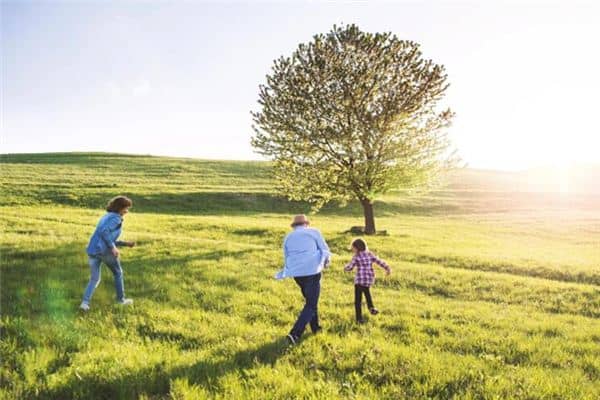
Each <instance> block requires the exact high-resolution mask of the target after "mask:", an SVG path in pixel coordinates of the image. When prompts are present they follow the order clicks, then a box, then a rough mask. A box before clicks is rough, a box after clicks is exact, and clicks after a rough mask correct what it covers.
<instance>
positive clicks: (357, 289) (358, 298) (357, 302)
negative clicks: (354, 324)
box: [354, 285, 374, 320]
mask: <svg viewBox="0 0 600 400" xmlns="http://www.w3.org/2000/svg"><path fill="white" fill-rule="evenodd" d="M363 293H364V294H365V299H367V307H369V309H371V308H374V307H373V299H372V298H371V291H370V290H369V287H368V286H361V285H354V308H355V309H356V319H357V320H360V319H362V303H361V302H362V294H363Z"/></svg>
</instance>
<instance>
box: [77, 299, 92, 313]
mask: <svg viewBox="0 0 600 400" xmlns="http://www.w3.org/2000/svg"><path fill="white" fill-rule="evenodd" d="M79 309H81V310H83V311H89V310H90V305H89V304H88V303H86V302H85V301H82V302H81V304H80V305H79Z"/></svg>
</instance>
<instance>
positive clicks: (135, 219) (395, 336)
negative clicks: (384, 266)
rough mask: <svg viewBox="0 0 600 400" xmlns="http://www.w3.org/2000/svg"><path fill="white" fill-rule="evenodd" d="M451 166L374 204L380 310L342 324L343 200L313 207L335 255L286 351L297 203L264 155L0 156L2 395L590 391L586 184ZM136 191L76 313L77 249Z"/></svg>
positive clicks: (592, 356) (598, 391) (80, 262)
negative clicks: (277, 190)
mask: <svg viewBox="0 0 600 400" xmlns="http://www.w3.org/2000/svg"><path fill="white" fill-rule="evenodd" d="M518 180H519V179H518V177H517V175H511V174H500V173H493V172H486V171H473V170H465V171H460V172H458V173H456V174H455V175H454V176H453V177H452V178H451V179H450V183H449V186H448V187H447V188H445V189H444V190H440V191H436V192H433V193H429V194H427V195H423V196H420V197H410V196H407V194H406V193H401V192H399V193H394V194H391V195H389V196H386V197H384V198H382V199H381V200H380V201H378V202H377V203H376V204H375V212H376V215H377V216H378V218H377V220H376V222H377V225H378V228H379V229H385V230H387V233H388V235H387V236H376V237H373V238H369V239H368V242H369V246H370V248H371V249H372V250H373V251H375V252H376V253H377V254H378V255H380V256H381V257H382V258H384V259H386V260H387V261H388V262H389V264H390V265H391V266H392V268H393V274H392V275H391V276H390V277H386V278H384V274H382V273H381V271H377V272H378V273H379V274H378V280H377V282H376V284H375V286H374V288H373V291H372V292H373V296H374V301H375V304H376V305H377V307H378V308H379V309H380V311H381V314H380V315H378V316H376V317H371V318H370V319H369V320H368V322H367V324H365V325H360V326H359V325H356V324H355V323H354V322H353V312H354V310H353V303H352V302H353V286H352V276H351V275H349V274H345V273H344V272H343V271H342V267H343V265H344V264H345V263H346V262H347V261H348V260H349V258H350V254H349V252H348V251H347V247H348V244H349V243H350V241H351V239H352V238H353V236H352V235H351V234H349V233H347V230H348V229H349V227H351V226H353V225H359V224H360V223H361V211H360V208H359V207H358V206H357V205H356V204H350V205H349V206H347V207H345V208H338V207H336V206H329V207H327V208H326V209H324V210H323V211H321V212H320V213H318V214H316V215H312V216H311V219H312V222H313V226H315V227H317V228H319V229H321V230H322V232H323V233H324V236H325V237H326V239H327V241H328V242H329V244H330V246H331V248H332V251H333V252H334V253H335V257H334V259H333V263H332V266H331V268H330V269H329V270H327V271H326V272H325V274H324V278H323V282H322V284H323V286H322V287H323V289H322V296H321V303H320V307H321V308H320V312H321V318H322V323H323V325H324V328H325V331H324V332H322V333H319V334H318V335H311V334H310V333H308V334H307V335H306V336H305V337H304V339H303V341H302V342H301V344H300V345H299V346H296V347H293V348H289V347H287V346H286V343H285V341H284V340H283V336H284V335H285V334H286V333H287V332H288V330H289V328H290V327H291V324H292V323H293V321H294V320H295V317H296V315H297V312H298V311H299V310H300V307H301V296H300V293H299V290H298V289H297V288H296V286H295V284H294V282H293V281H291V280H285V281H282V282H278V281H275V280H273V279H272V278H271V277H272V275H273V274H274V273H275V272H276V270H277V269H278V268H279V266H280V265H281V262H282V256H281V250H280V248H281V240H282V238H283V236H284V235H285V234H286V232H287V231H288V229H289V228H288V224H289V220H290V216H291V214H294V213H297V212H306V211H308V210H309V207H308V206H307V205H306V204H303V203H290V202H288V201H286V200H285V199H283V198H281V197H279V196H277V195H275V194H273V193H272V191H271V186H272V185H271V181H270V179H269V169H268V164H266V163H254V162H216V161H214V162H213V161H198V160H187V159H173V158H153V157H143V156H119V155H111V154H45V155H44V154H42V155H18V156H17V155H14V156H7V155H3V156H1V157H0V181H1V185H2V190H1V192H0V209H1V211H0V223H1V228H2V232H1V236H0V246H1V247H0V266H1V271H0V272H1V275H0V279H1V287H0V289H1V290H0V300H1V344H0V358H1V376H0V378H1V382H0V398H6V399H9V398H10V399H13V398H23V399H36V398H44V399H45V398H50V399H72V398H75V399H119V398H123V399H130V398H134V399H138V398H139V399H167V398H169V399H203V398H220V399H246V398H248V399H271V398H277V399H305V398H308V399H311V398H315V399H316V398H319V399H320V398H324V399H333V398H352V399H376V398H382V399H403V398H406V399H430V398H433V399H450V398H464V399H504V398H506V399H509V398H511V399H512V398H518V399H598V398H600V194H599V193H597V192H594V191H589V192H588V193H582V192H579V193H578V194H573V193H571V194H562V195H561V194H553V193H543V192H535V193H533V192H527V191H526V190H527V187H528V186H527V185H524V184H523V181H519V182H520V183H518V182H517V181H518ZM116 194H125V195H129V196H131V197H132V199H133V200H134V208H133V209H132V212H131V213H130V214H129V215H128V216H127V217H126V220H125V225H124V235H123V239H124V240H135V241H137V242H138V246H137V247H135V248H133V249H124V250H123V251H122V260H123V268H124V271H125V287H126V293H127V295H128V296H129V297H132V298H133V299H134V300H135V304H134V305H133V306H132V307H128V308H122V307H120V306H118V305H115V304H114V300H113V298H114V288H113V284H112V276H111V274H110V272H109V271H108V269H106V268H104V269H103V281H102V282H101V283H100V286H99V287H98V289H97V291H96V293H95V295H94V298H93V300H92V309H91V310H90V312H89V313H87V314H82V313H80V312H78V309H77V307H78V305H79V302H80V300H81V295H82V292H83V289H84V287H85V285H86V283H87V280H88V278H89V270H88V266H87V257H86V255H85V246H86V244H87V240H88V238H89V236H90V234H91V233H92V231H93V229H94V226H95V224H96V222H97V220H98V218H99V217H100V216H101V215H102V214H103V206H104V204H105V202H106V201H107V200H108V199H109V198H110V197H112V196H114V195H116Z"/></svg>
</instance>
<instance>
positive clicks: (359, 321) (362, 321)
mask: <svg viewBox="0 0 600 400" xmlns="http://www.w3.org/2000/svg"><path fill="white" fill-rule="evenodd" d="M365 322H367V321H365V320H364V318H358V319H357V320H356V323H358V324H364V323H365Z"/></svg>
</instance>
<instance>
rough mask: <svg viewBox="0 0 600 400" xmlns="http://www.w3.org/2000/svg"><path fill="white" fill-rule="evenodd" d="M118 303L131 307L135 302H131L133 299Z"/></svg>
mask: <svg viewBox="0 0 600 400" xmlns="http://www.w3.org/2000/svg"><path fill="white" fill-rule="evenodd" d="M118 303H119V304H121V305H123V306H129V305H131V304H133V300H131V299H123V300H119V301H118Z"/></svg>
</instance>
